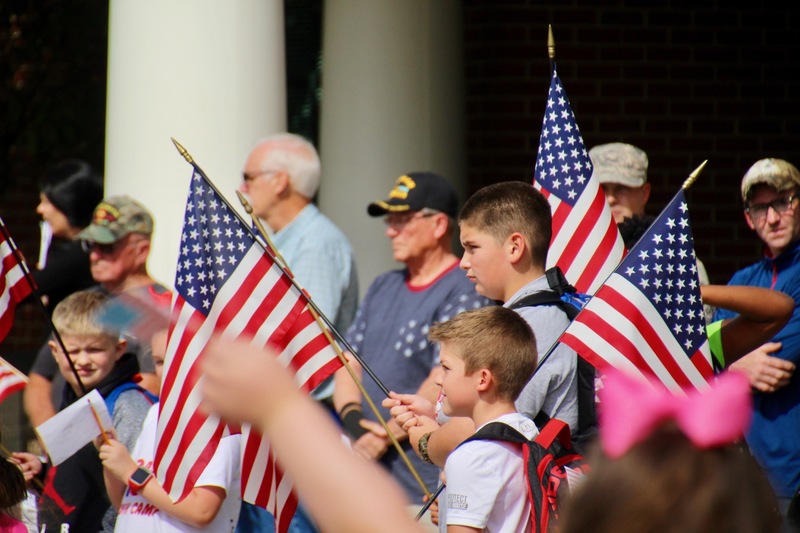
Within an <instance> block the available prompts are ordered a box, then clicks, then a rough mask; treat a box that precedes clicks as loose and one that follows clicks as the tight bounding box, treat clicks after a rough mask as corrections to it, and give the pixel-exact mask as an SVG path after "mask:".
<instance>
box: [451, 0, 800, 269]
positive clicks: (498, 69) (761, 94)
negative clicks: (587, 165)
mask: <svg viewBox="0 0 800 533" xmlns="http://www.w3.org/2000/svg"><path fill="white" fill-rule="evenodd" d="M694 4H697V5H696V6H695V5H694ZM730 4H733V3H731V2H721V1H708V2H697V3H688V2H634V1H624V0H607V1H588V0H585V1H563V0H562V1H525V0H519V1H502V0H494V1H492V0H465V1H464V34H465V38H464V47H465V54H464V57H465V66H466V94H467V106H468V108H467V117H468V132H467V135H468V172H469V176H468V179H469V183H470V188H471V190H475V189H477V188H479V187H481V186H483V185H486V184H489V183H493V182H496V181H502V180H512V179H513V180H523V181H530V180H532V177H533V168H534V164H535V157H536V152H537V149H538V142H539V133H540V130H541V123H542V116H543V113H544V105H545V98H546V95H547V89H548V85H549V73H550V70H549V61H548V57H547V47H546V44H547V25H548V24H551V25H552V28H553V33H554V37H555V41H556V61H557V65H558V72H559V76H560V78H561V81H562V82H563V84H564V87H565V89H566V91H567V94H568V96H569V99H570V103H571V104H572V108H573V111H574V112H575V116H576V119H577V122H578V125H579V127H580V128H581V132H582V134H583V138H584V142H585V144H586V146H587V148H591V147H592V146H594V145H596V144H601V143H605V142H613V141H623V142H629V143H632V144H635V145H637V146H639V147H641V148H642V149H644V150H645V151H646V152H647V153H648V156H649V159H650V171H649V180H650V181H651V183H652V184H653V193H652V195H651V201H650V211H651V212H652V214H657V213H658V211H659V210H660V209H661V208H662V207H663V206H664V205H665V204H666V203H667V202H668V201H669V199H670V198H671V197H672V196H673V195H674V194H675V193H676V192H677V190H678V187H680V185H681V184H682V183H683V181H684V180H685V179H686V177H687V176H688V174H689V173H690V172H691V171H692V170H693V169H694V168H696V167H697V166H698V165H699V164H700V163H701V162H702V161H703V160H706V159H707V160H708V165H707V166H706V168H705V170H704V172H703V173H702V174H701V176H700V178H699V179H698V181H697V182H696V183H695V185H694V186H693V187H692V188H691V189H690V190H689V192H688V194H687V197H688V201H689V209H690V216H691V221H692V228H693V231H694V236H695V244H696V248H697V253H698V256H699V257H700V259H702V260H703V262H704V264H705V266H706V268H707V270H708V273H709V276H710V277H711V280H712V281H713V282H718V283H724V282H726V281H727V280H728V279H729V277H730V276H731V274H732V273H733V272H734V271H735V270H736V269H738V268H741V267H742V266H744V265H747V264H749V263H752V262H754V261H755V260H756V259H758V257H759V256H760V253H761V247H760V245H759V241H758V239H757V238H756V237H755V235H754V234H752V232H750V230H749V229H748V228H747V227H746V226H745V224H744V220H743V218H742V214H741V201H740V197H739V194H738V186H739V182H740V180H741V177H742V175H743V174H744V172H745V171H746V170H747V168H748V167H749V166H750V165H751V164H752V163H753V162H755V161H756V160H758V159H761V158H763V157H780V158H783V159H787V160H789V161H791V162H793V163H795V164H796V165H798V164H800V142H799V141H800V137H799V136H798V126H799V125H800V113H799V112H800V57H798V52H800V45H798V39H797V35H796V28H797V23H798V22H800V8H799V7H797V6H795V7H791V8H784V9H781V8H778V7H776V5H777V2H763V1H762V2H759V1H755V2H749V3H747V4H746V7H741V8H739V7H731V6H730Z"/></svg>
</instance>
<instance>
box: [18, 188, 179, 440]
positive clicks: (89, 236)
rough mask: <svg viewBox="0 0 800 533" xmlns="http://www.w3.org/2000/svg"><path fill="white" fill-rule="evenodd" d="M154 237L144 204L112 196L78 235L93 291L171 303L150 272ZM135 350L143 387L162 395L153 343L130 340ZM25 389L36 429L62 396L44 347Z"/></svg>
mask: <svg viewBox="0 0 800 533" xmlns="http://www.w3.org/2000/svg"><path fill="white" fill-rule="evenodd" d="M152 234H153V217H152V215H151V214H150V212H149V211H148V210H147V209H145V208H144V207H143V206H142V205H141V204H139V203H138V202H136V201H135V200H133V199H132V198H130V197H128V196H112V197H109V198H106V199H104V200H103V201H102V202H100V204H98V206H97V207H96V208H95V210H94V213H93V214H92V222H91V224H89V226H87V227H86V228H85V229H84V230H83V231H81V232H80V233H78V234H77V235H76V236H75V239H76V240H80V241H81V244H82V247H83V249H84V251H86V253H88V254H89V265H90V269H91V273H92V278H94V280H95V281H96V282H97V283H98V285H97V286H95V287H93V288H92V289H89V290H101V291H104V292H106V293H108V294H110V295H117V294H120V293H122V292H127V291H137V292H138V291H140V292H141V293H142V294H143V295H147V296H148V297H150V298H152V299H153V300H155V301H158V302H162V303H165V302H168V301H169V298H170V292H169V290H168V289H167V288H165V287H164V286H162V285H160V284H158V283H157V282H156V281H155V280H153V278H151V277H150V275H149V274H148V272H147V258H148V255H149V254H150V238H151V237H152ZM129 346H130V347H131V348H130V349H131V350H136V352H137V358H138V359H139V369H140V373H141V375H142V381H141V382H140V383H139V384H140V385H141V386H143V387H144V388H146V389H148V390H150V391H151V392H153V393H157V392H158V378H156V375H155V370H154V367H153V362H152V358H151V357H150V343H149V342H141V343H137V342H134V341H133V339H129ZM29 378H30V382H29V383H28V385H27V386H26V387H25V392H24V395H23V401H24V406H25V412H26V413H27V415H28V418H29V420H30V422H31V424H32V425H33V426H34V427H35V426H38V425H39V424H41V423H42V422H44V421H45V420H47V419H49V418H50V417H52V416H53V415H54V414H55V413H56V412H57V409H56V406H57V405H58V404H59V403H60V397H54V396H53V392H54V391H60V390H61V389H62V388H63V387H62V386H60V383H59V381H58V380H62V379H63V378H62V377H61V374H60V373H59V371H58V366H57V365H56V364H55V360H54V359H53V356H52V355H51V352H50V348H49V347H48V345H47V344H45V345H44V346H43V347H42V348H41V349H40V350H39V353H38V354H37V356H36V361H35V362H34V364H33V367H32V368H31V371H30V374H29Z"/></svg>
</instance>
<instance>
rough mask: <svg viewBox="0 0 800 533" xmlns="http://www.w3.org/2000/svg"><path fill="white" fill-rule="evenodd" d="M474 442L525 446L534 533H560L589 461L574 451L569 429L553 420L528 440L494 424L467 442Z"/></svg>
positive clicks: (515, 432) (501, 424) (559, 421)
mask: <svg viewBox="0 0 800 533" xmlns="http://www.w3.org/2000/svg"><path fill="white" fill-rule="evenodd" d="M472 440H499V441H505V442H514V443H517V444H520V445H521V446H522V456H523V458H524V460H525V465H526V469H525V478H526V479H527V480H528V487H529V489H528V499H529V500H530V502H531V532H532V533H548V532H552V531H557V530H558V520H559V518H560V512H561V509H562V508H563V505H564V501H565V500H566V499H567V498H569V492H570V483H571V484H573V486H574V485H577V484H578V483H580V481H581V480H582V479H583V476H584V475H585V474H586V472H587V471H588V470H589V465H588V464H587V462H586V459H585V458H584V457H583V456H582V455H581V454H579V453H577V452H575V451H574V450H573V448H572V441H571V438H570V432H569V425H567V424H566V423H565V422H563V421H561V420H558V419H555V418H552V419H550V420H549V421H548V422H547V423H546V424H545V425H544V427H542V428H541V430H540V431H539V434H538V435H537V436H536V437H535V438H534V439H533V440H528V439H527V438H525V436H524V435H523V434H522V433H520V432H519V431H517V430H516V429H514V428H512V427H511V426H509V425H508V424H503V423H502V422H491V423H489V424H486V425H485V426H483V427H482V428H481V429H480V430H478V431H477V432H476V433H475V434H474V435H472V436H471V437H469V438H468V439H466V440H465V441H464V442H469V441H472ZM462 444H463V443H462Z"/></svg>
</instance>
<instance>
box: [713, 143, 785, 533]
mask: <svg viewBox="0 0 800 533" xmlns="http://www.w3.org/2000/svg"><path fill="white" fill-rule="evenodd" d="M741 192H742V201H743V202H744V218H745V221H746V222H747V225H748V226H749V227H750V229H752V230H753V231H755V232H756V234H757V235H758V237H759V238H760V239H761V240H762V241H763V242H764V245H765V246H764V247H765V250H764V258H763V259H761V260H760V261H759V262H757V263H755V264H753V265H750V266H749V267H746V268H744V269H742V270H739V271H738V272H736V273H735V274H734V275H733V277H732V278H731V280H730V282H729V283H728V284H729V285H752V286H756V287H766V288H770V289H775V290H778V291H781V292H784V293H786V294H788V295H789V296H791V297H792V298H794V300H795V301H796V302H798V301H800V205H798V204H800V199H799V198H798V192H800V172H798V170H797V168H796V167H795V166H794V165H792V164H791V163H789V162H788V161H784V160H782V159H772V158H770V159H762V160H760V161H757V162H756V163H755V164H754V165H753V166H751V167H750V169H749V170H748V171H747V173H746V174H745V175H744V178H743V179H742V184H741ZM733 316H734V314H733V313H731V312H730V311H727V310H724V309H719V310H718V311H717V313H716V315H715V317H714V318H715V319H718V320H719V319H726V318H732V317H733ZM798 360H800V312H798V311H797V310H795V312H794V314H793V315H792V318H791V319H790V320H789V323H788V324H787V325H786V326H785V327H784V328H783V330H781V331H780V332H779V333H778V334H777V335H775V337H774V338H773V339H771V342H768V343H766V344H764V345H763V346H761V347H759V348H758V349H756V350H754V351H753V352H751V353H750V354H748V355H746V356H745V357H744V358H742V359H741V360H740V361H738V362H737V363H734V364H733V365H731V368H736V369H740V370H744V371H745V372H746V373H747V374H748V377H749V378H750V383H751V385H752V386H753V388H754V389H756V391H757V392H756V393H755V394H754V395H753V403H754V413H753V423H752V425H751V427H750V430H749V432H748V434H747V443H748V445H749V446H750V450H751V451H752V453H753V455H754V456H755V458H756V459H757V460H758V462H759V463H760V464H761V466H763V467H764V469H765V470H766V472H767V475H768V476H769V478H770V481H771V483H772V486H773V487H774V489H775V492H776V494H777V496H778V500H779V503H780V507H781V511H782V513H783V515H784V516H786V510H787V508H788V507H789V503H790V502H791V499H792V498H793V497H794V496H795V494H797V491H798V489H800V380H798V379H797V378H795V377H794V375H793V372H794V368H795V364H797V362H798ZM795 530H796V529H792V531H795Z"/></svg>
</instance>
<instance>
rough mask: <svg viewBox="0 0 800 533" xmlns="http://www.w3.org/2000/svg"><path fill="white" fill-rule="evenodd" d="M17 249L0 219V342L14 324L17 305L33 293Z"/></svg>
mask: <svg viewBox="0 0 800 533" xmlns="http://www.w3.org/2000/svg"><path fill="white" fill-rule="evenodd" d="M18 253H19V252H18V251H17V247H16V245H15V244H14V241H13V240H12V239H11V235H10V234H9V233H8V229H7V228H6V225H5V223H4V222H3V220H2V219H0V258H2V261H3V263H2V266H0V342H2V340H3V339H5V338H6V335H8V332H9V331H11V326H12V325H13V324H14V310H15V309H16V307H17V304H18V303H20V302H21V301H22V300H24V299H25V298H27V297H28V295H29V294H30V293H31V292H33V288H32V287H31V283H30V281H28V280H27V279H25V270H24V269H23V266H22V260H21V258H20V257H19V255H18Z"/></svg>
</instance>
